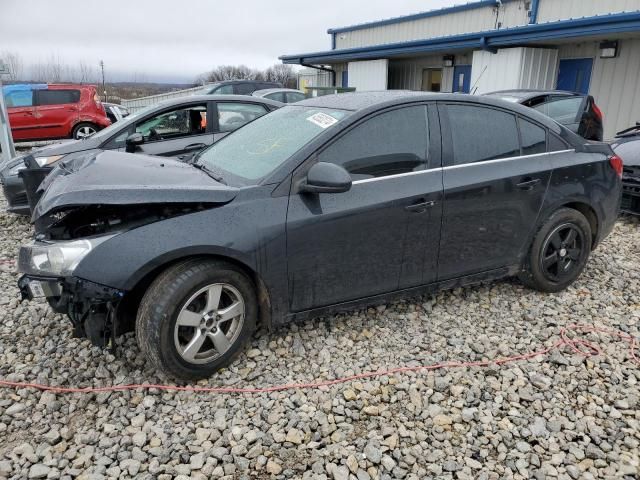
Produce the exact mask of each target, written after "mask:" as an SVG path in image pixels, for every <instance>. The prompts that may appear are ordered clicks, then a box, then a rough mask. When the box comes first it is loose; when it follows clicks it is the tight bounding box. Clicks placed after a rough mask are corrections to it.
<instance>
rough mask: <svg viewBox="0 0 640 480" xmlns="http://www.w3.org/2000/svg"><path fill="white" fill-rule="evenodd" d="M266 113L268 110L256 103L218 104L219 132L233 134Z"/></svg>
mask: <svg viewBox="0 0 640 480" xmlns="http://www.w3.org/2000/svg"><path fill="white" fill-rule="evenodd" d="M265 113H267V109H266V108H264V107H263V106H262V105H257V104H255V103H242V102H229V103H226V102H218V124H219V130H218V131H219V132H233V131H234V130H236V129H238V128H240V127H241V126H243V125H245V124H247V123H249V122H251V121H252V120H255V119H256V118H258V117H261V116H262V115H264V114H265Z"/></svg>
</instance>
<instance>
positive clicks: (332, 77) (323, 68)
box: [300, 62, 337, 87]
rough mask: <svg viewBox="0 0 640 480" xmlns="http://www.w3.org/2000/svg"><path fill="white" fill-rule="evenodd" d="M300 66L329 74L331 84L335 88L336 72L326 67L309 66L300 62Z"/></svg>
mask: <svg viewBox="0 0 640 480" xmlns="http://www.w3.org/2000/svg"><path fill="white" fill-rule="evenodd" d="M300 65H302V66H303V67H307V68H315V69H316V70H322V71H323V72H331V84H332V85H333V86H334V87H335V86H337V85H336V71H335V70H334V69H332V68H327V67H318V66H316V65H310V64H308V63H302V62H300Z"/></svg>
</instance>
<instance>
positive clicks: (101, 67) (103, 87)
mask: <svg viewBox="0 0 640 480" xmlns="http://www.w3.org/2000/svg"><path fill="white" fill-rule="evenodd" d="M100 70H102V95H103V98H104V101H105V102H106V101H107V88H106V87H105V86H104V62H103V61H102V60H100Z"/></svg>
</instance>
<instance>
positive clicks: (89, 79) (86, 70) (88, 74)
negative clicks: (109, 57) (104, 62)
mask: <svg viewBox="0 0 640 480" xmlns="http://www.w3.org/2000/svg"><path fill="white" fill-rule="evenodd" d="M78 78H79V80H78V81H79V82H80V83H95V82H96V71H95V69H94V68H93V67H92V66H91V65H89V64H88V63H86V62H85V61H84V60H81V61H80V63H79V64H78Z"/></svg>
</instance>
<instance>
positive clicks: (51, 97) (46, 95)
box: [36, 90, 80, 105]
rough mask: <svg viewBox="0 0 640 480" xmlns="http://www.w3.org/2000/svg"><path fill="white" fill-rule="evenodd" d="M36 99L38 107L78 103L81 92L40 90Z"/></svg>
mask: <svg viewBox="0 0 640 480" xmlns="http://www.w3.org/2000/svg"><path fill="white" fill-rule="evenodd" d="M36 98H37V103H38V105H63V104H66V103H78V101H79V100H80V90H38V91H37V97H36Z"/></svg>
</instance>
